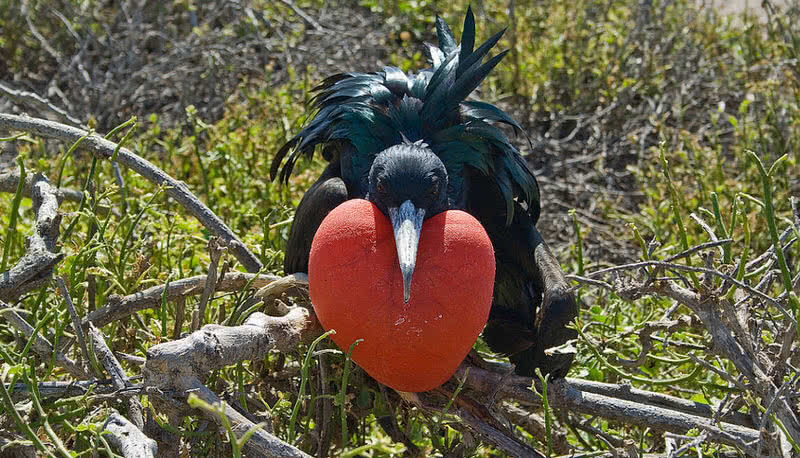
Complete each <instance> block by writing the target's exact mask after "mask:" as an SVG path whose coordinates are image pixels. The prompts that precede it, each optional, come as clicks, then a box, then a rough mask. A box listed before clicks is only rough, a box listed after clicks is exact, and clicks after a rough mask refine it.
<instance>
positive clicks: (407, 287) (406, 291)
mask: <svg viewBox="0 0 800 458" xmlns="http://www.w3.org/2000/svg"><path fill="white" fill-rule="evenodd" d="M400 270H401V271H402V272H403V302H405V303H406V304H408V300H409V299H411V274H413V273H414V266H413V265H410V266H409V265H406V266H402V267H401V269H400Z"/></svg>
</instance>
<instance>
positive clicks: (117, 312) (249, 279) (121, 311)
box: [83, 272, 281, 327]
mask: <svg viewBox="0 0 800 458" xmlns="http://www.w3.org/2000/svg"><path fill="white" fill-rule="evenodd" d="M207 278H208V276H207V275H196V276H194V277H189V278H183V279H180V280H175V281H173V282H170V283H169V284H168V285H159V286H153V287H152V288H148V289H146V290H144V291H139V292H136V293H133V294H129V295H127V296H118V295H112V296H110V297H109V298H108V300H107V301H106V303H107V305H106V306H105V307H102V308H99V309H97V310H95V311H94V312H91V313H89V315H88V316H87V317H86V318H84V320H83V326H84V327H86V326H88V323H89V322H90V321H91V322H92V323H94V324H95V325H96V326H101V327H102V326H105V325H107V324H109V323H111V322H113V321H115V320H119V319H121V318H124V317H126V316H130V315H132V314H134V313H136V312H138V311H140V310H144V309H147V308H153V307H159V306H160V305H161V301H162V295H164V290H165V289H166V290H167V291H166V300H168V301H175V300H178V299H180V298H183V297H186V296H196V295H198V294H201V293H202V292H203V288H204V287H205V284H206V279H207ZM280 278H281V277H278V276H275V275H257V274H248V273H242V272H229V273H227V274H225V276H224V277H223V278H222V279H221V280H220V281H218V282H217V286H216V290H217V291H241V290H242V289H243V288H244V287H246V286H247V284H248V283H250V286H251V287H252V288H255V289H257V288H261V287H263V286H265V285H267V284H269V283H272V282H274V281H276V280H278V279H280Z"/></svg>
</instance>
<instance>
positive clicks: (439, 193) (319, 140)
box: [271, 9, 577, 377]
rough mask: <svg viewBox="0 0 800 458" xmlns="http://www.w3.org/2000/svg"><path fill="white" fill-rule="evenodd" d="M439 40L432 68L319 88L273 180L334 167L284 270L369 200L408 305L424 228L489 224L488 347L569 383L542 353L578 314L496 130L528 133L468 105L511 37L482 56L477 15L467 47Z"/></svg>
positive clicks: (445, 35) (527, 370) (304, 214)
mask: <svg viewBox="0 0 800 458" xmlns="http://www.w3.org/2000/svg"><path fill="white" fill-rule="evenodd" d="M436 31H437V35H438V39H439V47H436V46H433V45H427V44H426V48H427V51H428V53H429V55H430V59H431V61H432V64H433V66H432V68H430V69H426V70H422V71H420V72H419V73H417V74H409V75H407V74H405V73H404V72H402V71H401V70H400V69H398V68H395V67H385V68H384V69H383V70H382V71H378V72H373V73H341V74H337V75H333V76H331V77H328V78H327V79H325V80H324V81H323V82H322V83H321V84H320V85H319V86H318V87H317V88H315V91H316V95H315V97H314V98H313V99H312V102H311V105H312V108H313V109H316V110H317V112H316V114H315V115H314V117H313V119H312V120H311V121H310V122H309V123H308V124H307V125H306V126H305V128H304V129H303V130H301V131H300V132H299V133H298V134H297V135H296V136H295V137H294V138H292V139H291V140H289V141H288V142H287V143H286V144H285V145H284V146H283V147H282V148H281V149H280V150H279V151H278V153H277V155H276V156H275V159H274V160H273V162H272V167H271V177H272V178H273V179H275V177H276V176H278V175H280V179H281V181H282V182H286V181H288V179H289V176H290V175H291V172H292V169H293V167H294V165H295V163H296V161H297V159H298V158H299V157H300V156H301V155H304V156H307V157H311V156H312V155H313V154H314V151H315V149H316V147H317V146H318V145H322V154H323V157H324V158H325V159H326V160H328V161H329V164H328V166H327V167H326V168H325V170H324V171H323V172H322V175H321V176H320V178H319V179H318V180H317V181H316V183H314V185H312V186H311V188H309V189H308V191H306V193H305V195H304V196H303V199H302V200H301V202H300V205H299V206H298V208H297V213H296V215H295V219H294V223H293V225H292V229H291V232H290V235H289V241H288V246H287V250H286V259H285V263H284V270H285V272H286V273H287V274H288V273H295V272H307V271H308V257H309V251H310V249H311V241H312V239H313V237H314V234H315V233H316V230H317V228H318V227H319V225H320V223H321V222H322V220H323V219H324V218H325V216H326V215H327V214H328V212H330V211H331V210H332V209H334V208H335V207H336V206H338V205H339V204H341V203H342V202H344V201H346V200H348V199H355V198H361V199H368V200H370V201H371V202H372V203H374V204H375V205H376V206H377V207H378V208H379V209H380V210H381V211H382V212H383V213H384V214H385V215H386V216H387V217H389V218H390V220H391V222H392V225H393V227H394V231H395V241H396V245H397V252H398V262H399V263H400V268H401V270H402V273H403V280H404V295H405V300H406V301H408V298H409V296H408V295H409V289H410V282H411V281H413V279H412V274H413V271H414V264H415V260H416V250H417V245H418V241H419V234H420V228H421V227H422V223H423V221H424V220H425V219H427V218H430V217H431V216H434V215H436V214H437V213H440V212H442V211H445V210H448V209H461V210H465V211H467V212H469V213H470V214H472V215H473V216H474V217H476V218H477V219H478V220H479V221H480V222H481V224H482V225H483V227H484V228H485V229H486V232H487V233H488V234H489V237H490V239H491V241H492V244H493V246H494V250H495V258H496V277H495V285H494V297H493V302H492V308H491V312H490V315H489V322H488V324H487V325H486V328H485V329H484V332H483V336H484V339H485V340H486V342H487V343H488V344H489V347H490V348H491V349H492V350H494V351H496V352H499V353H503V354H506V355H509V357H510V359H511V361H512V362H513V363H515V365H516V372H517V373H518V374H520V375H527V376H531V375H533V373H534V369H535V368H537V367H539V368H541V370H542V372H543V373H550V374H552V376H553V377H563V376H564V375H566V373H567V370H568V369H569V366H570V364H571V362H572V355H569V354H559V355H552V356H547V355H545V353H544V350H545V349H546V348H549V347H553V346H557V345H560V344H563V343H565V342H566V341H567V340H569V339H572V338H575V336H576V333H575V331H574V330H571V329H567V328H566V327H565V326H566V325H567V324H569V322H570V321H571V320H572V319H573V318H575V316H576V315H577V305H576V303H575V299H574V297H573V296H572V294H571V293H570V292H569V290H568V286H567V283H566V280H565V278H564V274H563V272H562V271H561V267H560V266H559V264H558V262H557V261H556V260H555V258H554V257H553V255H552V253H551V252H550V250H549V249H548V248H547V245H546V244H545V242H544V240H543V239H542V236H541V235H540V234H539V232H538V231H537V230H536V227H535V224H536V222H537V220H538V219H539V210H540V203H539V188H538V185H537V183H536V178H535V177H534V176H533V174H532V173H531V171H530V170H529V169H528V167H527V164H526V162H525V160H524V159H523V157H522V156H521V155H520V152H519V151H518V150H517V148H516V147H514V145H513V144H512V143H511V142H510V141H509V140H508V138H507V137H506V135H505V134H504V133H503V130H501V129H500V128H499V127H498V126H497V124H498V123H499V124H506V125H508V126H511V128H513V129H514V131H515V132H521V131H522V129H521V127H520V125H519V124H518V123H517V122H516V121H514V120H513V119H512V118H511V117H510V116H509V115H507V114H506V113H504V112H503V111H502V110H500V109H499V108H497V107H496V106H494V105H491V104H488V103H484V102H479V101H467V100H466V98H467V97H468V96H469V95H470V93H472V91H473V90H474V89H475V88H477V87H478V85H479V84H480V83H481V81H482V80H483V79H484V78H485V77H486V76H487V75H488V74H489V72H490V71H491V70H492V69H493V68H494V67H495V66H496V65H497V64H498V63H499V62H500V60H501V59H502V58H503V57H504V56H505V54H506V52H507V51H504V52H501V53H499V54H497V55H496V56H494V57H492V58H491V59H489V60H488V61H486V62H485V63H483V62H482V61H483V59H484V57H485V56H486V55H487V54H488V52H489V50H490V49H491V48H492V47H493V46H494V45H495V44H496V43H497V42H498V40H500V37H501V36H502V35H503V33H504V32H505V30H502V31H500V32H499V33H497V34H495V35H494V36H492V37H491V38H489V39H488V40H487V41H486V42H485V43H483V44H482V45H480V46H479V47H478V48H477V49H473V48H474V44H475V19H474V16H473V14H472V11H471V9H468V10H467V15H466V19H465V20H464V32H463V34H462V37H461V38H462V41H461V44H460V46H459V45H458V44H457V43H456V40H455V38H454V37H453V33H452V32H451V31H450V28H449V27H448V25H447V24H446V23H445V22H444V21H443V20H442V19H441V18H438V17H437V19H436ZM287 154H288V156H287ZM284 158H285V161H284ZM281 164H283V167H282V168H281Z"/></svg>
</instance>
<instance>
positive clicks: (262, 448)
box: [143, 307, 311, 457]
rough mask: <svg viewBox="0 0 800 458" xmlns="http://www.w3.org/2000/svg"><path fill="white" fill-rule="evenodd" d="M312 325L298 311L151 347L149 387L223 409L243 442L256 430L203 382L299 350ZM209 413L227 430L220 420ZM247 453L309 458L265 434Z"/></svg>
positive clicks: (147, 371) (258, 317)
mask: <svg viewBox="0 0 800 458" xmlns="http://www.w3.org/2000/svg"><path fill="white" fill-rule="evenodd" d="M310 321H311V320H310V314H309V311H308V310H306V309H305V308H302V307H295V308H293V309H291V310H290V311H289V313H288V314H287V315H285V316H283V317H270V316H267V315H264V314H263V313H258V312H257V313H254V314H253V315H251V316H250V317H249V318H248V319H247V321H246V322H245V323H244V324H243V325H241V326H232V327H226V326H219V325H214V324H209V325H206V326H203V328H201V329H200V330H198V331H195V332H193V333H192V334H190V335H188V336H186V337H184V338H183V339H179V340H175V341H172V342H167V343H163V344H159V345H155V346H153V347H151V348H150V349H149V350H148V351H147V362H146V364H145V367H144V371H143V373H144V375H145V383H146V384H147V385H148V386H151V387H157V388H158V389H159V390H161V392H165V393H166V392H177V393H183V396H188V394H189V392H192V393H194V394H196V395H197V396H199V397H200V398H201V399H202V400H204V401H205V402H207V403H209V404H216V405H222V406H223V407H224V409H225V414H226V416H227V417H228V421H229V422H230V423H231V427H232V429H233V431H234V433H236V436H237V437H239V438H241V437H242V436H243V435H244V434H245V433H246V432H247V431H249V430H251V429H252V428H253V427H254V426H256V425H255V424H254V423H253V422H251V421H250V420H248V419H247V418H245V417H244V416H243V415H241V414H240V413H238V412H236V410H234V409H232V408H231V407H230V406H229V405H228V404H227V403H225V402H224V401H221V400H220V399H219V398H218V397H217V395H216V394H214V393H213V392H212V391H211V390H209V389H208V388H206V387H205V386H203V385H202V383H201V382H200V379H202V378H204V377H205V375H206V374H207V373H208V372H210V371H213V370H216V369H221V368H223V367H226V366H229V365H231V364H234V363H235V362H237V361H242V360H253V359H255V360H258V359H263V358H264V357H265V356H266V355H267V353H268V352H269V351H271V350H281V351H290V350H293V349H295V348H297V345H298V344H299V343H300V342H301V340H302V338H303V335H304V333H306V330H307V329H310V328H311V326H309V324H310ZM159 404H160V405H164V404H162V403H160V402H159ZM203 412H204V415H206V416H207V417H208V416H210V418H209V419H210V420H212V421H214V422H215V423H217V424H221V423H220V420H219V418H217V417H216V415H212V414H210V413H208V412H205V411H203ZM245 450H246V451H249V452H251V453H253V454H255V455H256V456H274V457H308V456H309V455H307V454H305V453H304V452H302V451H301V450H299V449H297V448H296V447H294V446H291V445H289V444H287V443H285V442H282V441H281V440H280V439H278V438H277V437H275V436H273V435H272V434H270V433H268V432H267V431H264V430H263V429H260V430H258V431H256V433H255V434H253V436H252V437H251V438H250V439H249V440H248V441H247V442H246V443H245Z"/></svg>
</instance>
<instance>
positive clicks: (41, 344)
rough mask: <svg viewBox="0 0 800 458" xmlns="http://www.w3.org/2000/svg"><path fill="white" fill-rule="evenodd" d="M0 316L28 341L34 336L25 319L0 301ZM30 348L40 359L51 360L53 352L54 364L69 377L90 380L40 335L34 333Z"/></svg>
mask: <svg viewBox="0 0 800 458" xmlns="http://www.w3.org/2000/svg"><path fill="white" fill-rule="evenodd" d="M0 315H2V316H3V317H4V318H5V319H6V321H8V322H9V323H10V324H11V325H12V326H14V327H15V328H17V330H18V331H20V332H21V333H22V334H24V335H25V337H27V338H29V339H30V338H31V337H32V336H33V335H34V331H35V329H34V328H33V326H31V325H30V324H28V322H27V321H25V319H24V318H22V317H21V316H20V315H19V313H17V311H16V310H14V309H12V308H11V307H10V306H8V305H7V304H5V303H4V302H2V301H0ZM31 348H33V351H35V352H36V353H37V354H38V355H39V356H41V357H42V358H51V357H52V356H53V353H54V352H55V360H56V364H58V365H59V366H61V367H63V368H64V369H65V370H66V371H67V372H69V373H70V375H72V376H73V377H75V378H78V379H81V380H86V379H89V378H91V377H89V374H88V373H86V371H85V370H84V369H83V367H81V365H80V364H78V363H76V362H75V361H73V360H71V359H69V358H68V357H67V356H65V355H64V354H63V353H61V352H56V351H55V350H54V349H53V345H52V344H51V343H50V342H49V341H48V340H47V339H45V338H44V337H43V336H42V335H41V333H36V337H35V338H34V339H33V342H32V347H31Z"/></svg>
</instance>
